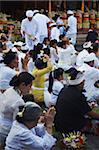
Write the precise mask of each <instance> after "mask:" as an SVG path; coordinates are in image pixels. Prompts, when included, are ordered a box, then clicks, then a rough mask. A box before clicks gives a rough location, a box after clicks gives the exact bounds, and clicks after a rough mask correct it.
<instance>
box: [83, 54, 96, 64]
mask: <svg viewBox="0 0 99 150" xmlns="http://www.w3.org/2000/svg"><path fill="white" fill-rule="evenodd" d="M93 60H96V58H95V55H94V53H90V54H89V55H88V56H86V57H85V59H84V62H90V61H93Z"/></svg>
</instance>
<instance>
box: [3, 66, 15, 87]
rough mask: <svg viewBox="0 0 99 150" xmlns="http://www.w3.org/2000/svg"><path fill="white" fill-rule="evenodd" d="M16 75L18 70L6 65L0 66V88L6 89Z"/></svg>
mask: <svg viewBox="0 0 99 150" xmlns="http://www.w3.org/2000/svg"><path fill="white" fill-rule="evenodd" d="M15 75H16V71H15V70H14V69H12V68H10V67H8V66H6V65H2V66H1V67H0V89H2V90H5V89H8V88H9V87H10V85H9V82H10V80H11V79H12V78H13V77H14V76H15Z"/></svg>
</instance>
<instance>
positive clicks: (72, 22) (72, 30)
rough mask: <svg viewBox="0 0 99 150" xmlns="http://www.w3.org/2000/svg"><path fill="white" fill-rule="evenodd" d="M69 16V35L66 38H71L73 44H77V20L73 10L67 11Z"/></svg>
mask: <svg viewBox="0 0 99 150" xmlns="http://www.w3.org/2000/svg"><path fill="white" fill-rule="evenodd" d="M67 16H68V26H67V29H66V31H67V33H66V37H68V38H70V39H71V41H72V44H73V45H75V44H76V34H77V19H76V18H75V17H74V13H73V11H71V10H68V11H67Z"/></svg>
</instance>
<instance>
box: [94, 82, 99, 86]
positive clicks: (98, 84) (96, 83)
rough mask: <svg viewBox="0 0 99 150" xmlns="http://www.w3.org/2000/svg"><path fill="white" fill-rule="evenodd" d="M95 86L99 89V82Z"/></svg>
mask: <svg viewBox="0 0 99 150" xmlns="http://www.w3.org/2000/svg"><path fill="white" fill-rule="evenodd" d="M94 86H95V87H97V88H99V80H98V81H96V82H95V83H94Z"/></svg>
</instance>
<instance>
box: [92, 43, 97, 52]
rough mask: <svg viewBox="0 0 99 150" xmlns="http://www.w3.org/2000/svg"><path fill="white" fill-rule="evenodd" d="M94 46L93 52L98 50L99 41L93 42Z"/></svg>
mask: <svg viewBox="0 0 99 150" xmlns="http://www.w3.org/2000/svg"><path fill="white" fill-rule="evenodd" d="M92 47H93V52H98V48H99V43H93V44H92Z"/></svg>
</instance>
